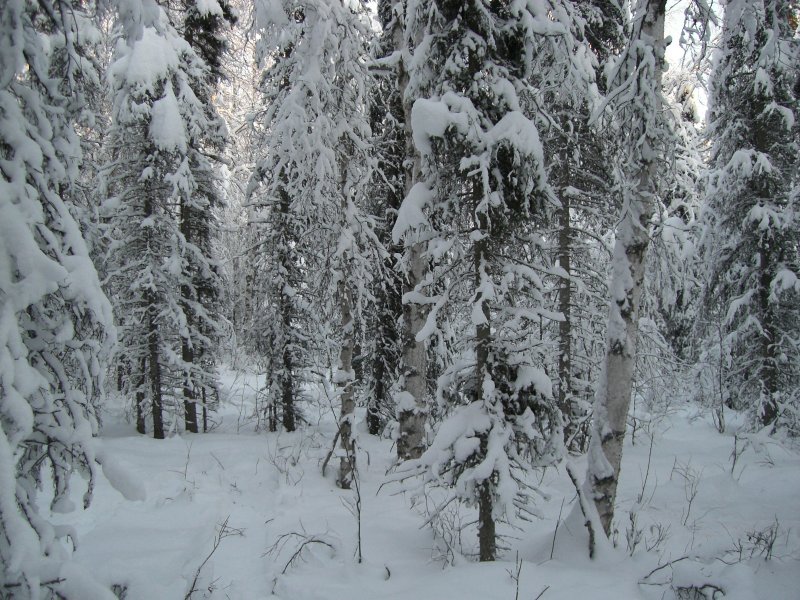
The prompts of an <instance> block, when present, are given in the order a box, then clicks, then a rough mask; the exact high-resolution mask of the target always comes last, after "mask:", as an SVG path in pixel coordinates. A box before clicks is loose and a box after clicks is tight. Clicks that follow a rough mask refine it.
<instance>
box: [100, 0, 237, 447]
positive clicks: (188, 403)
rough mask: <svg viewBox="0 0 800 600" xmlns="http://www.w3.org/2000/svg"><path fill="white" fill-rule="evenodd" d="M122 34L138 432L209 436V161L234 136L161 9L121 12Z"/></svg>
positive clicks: (121, 270)
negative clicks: (205, 423)
mask: <svg viewBox="0 0 800 600" xmlns="http://www.w3.org/2000/svg"><path fill="white" fill-rule="evenodd" d="M118 31H119V32H120V40H119V42H118V44H117V56H116V59H115V61H114V63H113V64H112V65H111V67H110V69H109V77H110V80H111V83H112V88H113V97H114V101H113V112H112V126H111V131H110V134H109V148H110V153H111V160H110V162H109V164H108V165H107V167H106V169H105V178H106V181H107V186H108V193H109V199H108V200H107V201H106V203H105V207H104V208H105V210H106V212H107V214H108V216H109V236H110V238H111V240H112V241H111V245H110V248H109V257H108V262H107V265H108V266H107V269H108V280H109V286H110V290H111V294H112V297H113V300H114V304H115V309H116V311H117V315H118V323H119V325H120V349H119V354H120V360H121V361H123V363H124V365H125V369H124V372H125V374H126V375H125V380H126V389H127V390H128V391H129V393H131V395H132V396H133V398H134V405H135V406H134V410H135V412H136V421H137V429H138V430H139V431H140V432H141V433H144V430H145V416H146V413H147V412H148V411H149V413H150V414H151V416H152V419H153V434H154V436H155V437H156V438H163V437H164V436H165V433H166V428H167V427H171V426H172V424H173V423H172V422H171V419H173V418H176V417H178V416H179V415H181V414H183V416H184V421H185V423H186V427H187V429H188V430H189V431H197V428H198V421H197V416H196V409H195V405H196V403H197V402H198V401H202V399H203V398H208V397H209V395H210V394H212V393H214V390H215V384H214V380H215V374H214V370H215V362H216V361H215V359H214V356H215V353H216V351H217V350H216V349H217V348H218V343H217V340H218V336H219V331H220V325H219V320H218V312H217V309H216V306H217V299H218V297H219V291H218V289H219V277H218V275H217V272H216V268H215V266H214V263H213V259H212V258H211V256H210V253H211V245H212V244H211V242H212V240H213V237H214V221H213V218H214V217H213V213H212V212H211V211H212V208H213V205H214V203H215V202H216V201H217V195H216V190H215V176H214V172H213V166H212V164H211V162H210V159H209V158H208V156H207V153H208V151H209V150H210V149H212V148H214V147H219V146H221V144H222V143H223V140H224V135H225V128H224V124H223V123H222V121H221V120H220V119H219V118H218V117H216V116H215V114H214V112H213V110H211V109H210V107H209V104H208V101H209V98H210V94H209V91H208V88H207V87H206V85H207V81H208V77H209V74H208V70H207V68H206V65H205V64H204V63H203V62H202V61H201V60H200V58H199V57H198V55H197V54H196V53H195V51H194V50H193V49H192V47H191V46H190V45H189V44H188V43H187V42H186V41H185V40H184V39H182V38H181V37H180V36H179V35H178V34H177V32H176V31H175V29H174V28H173V27H172V26H171V25H170V23H169V21H168V19H167V16H166V14H165V13H164V11H163V10H162V9H161V8H160V7H159V6H158V5H157V4H156V3H155V2H152V1H150V2H144V3H136V2H131V3H125V2H121V3H120V5H119V22H118ZM176 390H181V392H180V393H176ZM165 413H166V414H165Z"/></svg>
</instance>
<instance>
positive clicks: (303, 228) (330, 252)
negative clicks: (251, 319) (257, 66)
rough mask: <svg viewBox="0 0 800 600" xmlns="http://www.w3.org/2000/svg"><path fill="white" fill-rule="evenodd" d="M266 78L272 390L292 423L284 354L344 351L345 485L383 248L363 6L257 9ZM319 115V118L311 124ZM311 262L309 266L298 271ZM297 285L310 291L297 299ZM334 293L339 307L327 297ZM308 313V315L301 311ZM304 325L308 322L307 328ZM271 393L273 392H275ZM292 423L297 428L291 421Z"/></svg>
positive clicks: (313, 0) (259, 189) (257, 193)
mask: <svg viewBox="0 0 800 600" xmlns="http://www.w3.org/2000/svg"><path fill="white" fill-rule="evenodd" d="M260 14H261V15H262V18H263V20H262V22H261V23H259V26H260V27H261V29H262V31H263V32H264V36H263V38H262V41H263V43H262V44H261V47H260V53H261V54H260V56H261V59H262V60H265V59H266V58H268V57H269V58H270V59H272V61H273V63H272V66H271V67H268V69H267V71H266V72H265V75H264V79H263V90H262V91H263V93H264V97H265V100H266V101H267V102H268V104H267V108H266V109H265V110H264V111H263V113H261V114H260V115H259V117H258V119H259V121H260V123H262V124H263V131H264V135H263V141H262V144H261V153H262V156H263V158H261V160H259V162H258V164H257V167H256V172H255V173H254V175H253V178H252V182H251V193H252V194H253V203H254V204H256V205H257V206H259V207H261V208H262V209H263V210H264V220H265V228H266V231H267V233H266V238H265V241H266V242H267V243H266V244H265V245H264V246H263V250H264V251H266V253H269V254H266V255H265V256H264V258H265V260H266V263H267V264H268V265H270V266H271V269H272V281H271V282H270V283H269V286H268V287H267V291H268V293H267V297H266V298H265V299H264V300H265V306H266V307H267V308H268V309H269V310H270V311H277V314H276V313H275V312H272V315H270V317H268V318H269V321H271V323H269V325H268V327H271V328H272V331H270V337H271V339H273V340H274V342H273V343H272V344H270V346H271V349H270V357H269V363H270V364H271V365H274V367H273V368H271V369H270V371H269V372H268V384H267V385H268V388H269V389H270V390H271V391H272V390H273V389H275V390H276V391H278V390H280V393H281V398H282V401H283V402H284V406H283V410H284V425H285V426H286V427H287V428H289V424H287V422H286V420H285V419H286V415H287V414H289V410H291V407H287V402H289V401H293V393H292V394H289V393H287V392H286V389H287V387H288V388H291V389H296V385H297V384H296V382H295V376H294V373H293V371H296V370H298V369H303V368H306V369H307V368H309V367H310V366H311V364H310V363H309V361H307V360H303V361H302V362H300V363H299V364H297V363H296V362H295V364H294V366H291V367H290V365H289V364H287V358H288V359H289V360H292V355H293V354H296V353H297V350H296V349H297V348H298V347H299V346H300V345H301V344H305V345H307V344H308V343H309V341H310V342H313V343H315V344H319V345H320V346H325V345H327V344H330V348H331V350H332V352H333V353H335V354H336V355H337V356H338V360H337V364H336V365H335V368H334V383H335V385H336V390H337V397H338V399H339V401H340V403H341V416H340V422H339V433H340V439H341V442H342V448H343V453H344V455H345V456H343V457H342V462H341V464H340V473H339V480H338V481H339V484H340V485H341V486H342V487H348V486H349V485H350V482H351V479H352V476H353V474H352V472H351V471H352V468H353V465H354V459H355V454H354V448H353V438H352V430H353V423H352V419H353V416H352V415H353V411H354V408H355V396H354V390H355V372H354V368H353V356H354V353H355V347H356V322H357V321H359V320H360V318H359V317H360V314H361V311H362V307H363V304H364V302H365V301H366V300H367V298H368V295H369V294H368V286H369V281H370V272H371V270H370V266H371V264H374V262H373V255H374V253H375V252H376V249H377V248H378V245H377V244H376V240H375V236H374V233H373V229H374V224H373V222H372V220H371V219H369V218H367V217H366V215H365V212H364V198H365V192H366V186H367V182H368V180H369V177H370V169H371V160H370V158H369V156H368V154H367V152H368V150H369V145H368V140H369V139H370V137H371V132H370V128H369V121H368V114H367V110H368V102H367V93H368V91H369V90H370V87H371V86H370V82H369V81H370V77H369V75H368V73H367V69H366V61H365V57H366V55H367V40H368V30H367V23H366V19H365V12H364V9H363V7H360V6H359V5H358V4H352V3H349V2H342V1H340V0H336V1H333V2H328V1H321V0H308V1H306V2H302V3H299V4H298V3H295V2H280V1H277V0H275V1H270V2H264V4H263V5H262V6H261V13H260ZM309 123H313V124H314V125H313V127H309ZM301 268H302V269H303V270H302V271H301V270H300V269H301ZM300 294H304V295H305V294H307V296H305V297H300ZM331 297H332V298H334V300H335V302H334V306H331V305H330V304H329V303H328V302H326V299H328V298H331ZM312 308H313V309H314V312H315V313H316V316H315V319H316V320H319V317H320V315H326V316H329V317H328V318H329V319H338V320H339V326H338V328H334V339H332V340H326V341H322V340H320V339H319V338H317V339H311V340H309V339H308V338H307V337H306V339H305V340H304V339H302V337H304V336H308V334H309V331H313V329H310V328H311V326H312V324H313V322H314V320H312V319H311V318H310V311H311V309H312ZM300 311H302V312H303V313H305V314H304V315H303V316H304V318H303V320H302V321H301V320H300V319H298V316H299V313H300ZM303 326H305V328H303ZM273 402H274V400H273ZM291 425H292V427H293V426H294V425H293V423H291Z"/></svg>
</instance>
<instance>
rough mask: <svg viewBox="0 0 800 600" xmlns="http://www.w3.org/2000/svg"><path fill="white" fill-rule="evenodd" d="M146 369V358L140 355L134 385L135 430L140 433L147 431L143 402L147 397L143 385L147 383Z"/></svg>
mask: <svg viewBox="0 0 800 600" xmlns="http://www.w3.org/2000/svg"><path fill="white" fill-rule="evenodd" d="M146 369H147V359H146V358H144V357H142V359H141V360H140V361H139V381H138V382H137V383H138V385H137V386H136V432H137V433H141V434H144V433H147V426H146V425H145V418H144V403H145V399H146V398H147V393H146V392H145V390H144V386H145V385H146V383H147V376H146Z"/></svg>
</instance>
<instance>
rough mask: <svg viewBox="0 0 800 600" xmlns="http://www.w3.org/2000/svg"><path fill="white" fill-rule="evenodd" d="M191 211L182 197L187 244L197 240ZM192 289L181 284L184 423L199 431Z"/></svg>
mask: <svg viewBox="0 0 800 600" xmlns="http://www.w3.org/2000/svg"><path fill="white" fill-rule="evenodd" d="M190 213H191V211H190V208H189V206H188V205H187V199H186V198H183V199H181V206H180V219H181V234H183V237H184V239H185V240H186V243H187V244H193V243H194V242H195V240H194V235H193V231H192V223H191V214H190ZM192 270H193V268H192V265H191V264H190V265H189V268H188V272H187V271H184V272H183V273H182V275H183V276H184V277H186V278H191V277H192ZM191 295H192V289H191V287H190V286H188V285H182V286H181V310H182V311H183V316H184V318H185V319H186V329H187V330H188V333H187V336H186V337H182V338H181V359H182V360H183V363H184V368H185V372H184V375H183V415H184V425H185V427H186V431H188V432H190V433H197V432H198V429H197V404H196V402H195V386H194V381H193V377H194V372H193V371H194V362H195V356H194V349H193V348H192V343H191V340H190V339H189V337H188V336H190V335H192V329H193V318H192V309H191V307H190V306H189V301H190V300H191Z"/></svg>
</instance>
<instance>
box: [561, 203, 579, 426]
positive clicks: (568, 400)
mask: <svg viewBox="0 0 800 600" xmlns="http://www.w3.org/2000/svg"><path fill="white" fill-rule="evenodd" d="M569 210H570V196H569V194H568V193H563V194H562V195H561V210H560V212H559V230H558V266H559V267H561V269H562V270H563V271H564V273H566V275H564V276H562V279H561V286H560V287H559V289H558V310H559V311H560V312H561V314H562V315H563V316H564V320H563V321H560V322H559V323H558V381H559V386H558V406H559V408H560V409H561V413H562V414H563V415H564V441H565V442H566V441H567V440H569V438H570V437H571V436H572V433H573V431H574V429H575V415H574V414H573V410H572V311H571V306H572V282H571V281H570V279H569V277H570V276H571V268H572V267H571V264H570V257H571V254H572V229H571V225H570V218H569Z"/></svg>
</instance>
